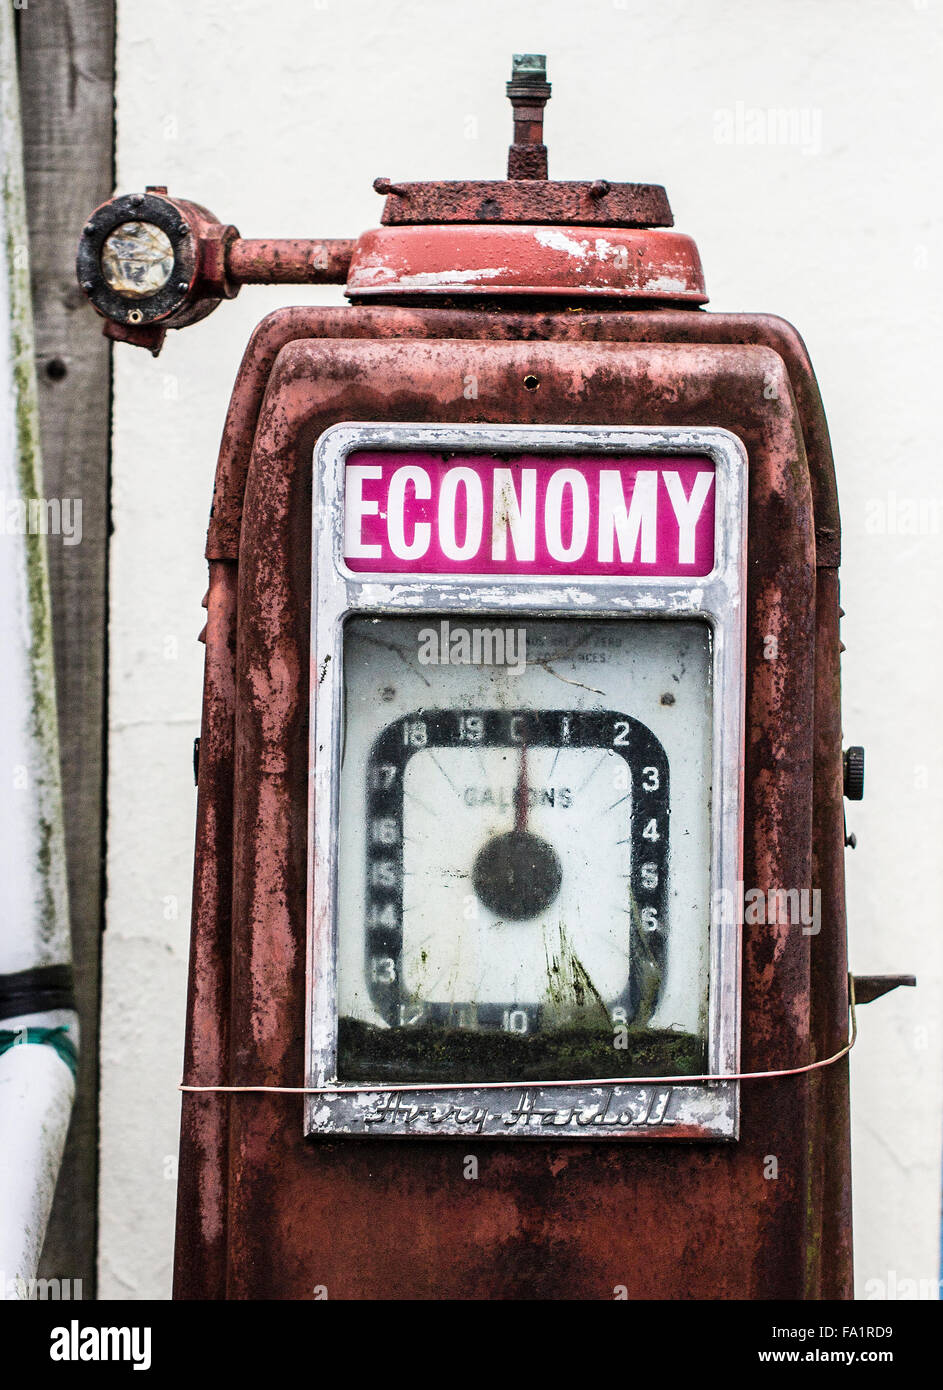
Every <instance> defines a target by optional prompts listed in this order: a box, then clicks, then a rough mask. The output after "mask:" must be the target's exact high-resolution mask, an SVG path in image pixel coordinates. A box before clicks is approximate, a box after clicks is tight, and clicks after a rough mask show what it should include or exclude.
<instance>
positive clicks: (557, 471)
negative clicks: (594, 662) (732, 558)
mask: <svg viewBox="0 0 943 1390" xmlns="http://www.w3.org/2000/svg"><path fill="white" fill-rule="evenodd" d="M344 560H345V563H346V564H347V566H348V568H349V569H351V570H356V571H368V572H371V573H373V574H532V575H562V574H572V575H589V576H591V575H631V574H637V575H649V576H655V575H668V576H671V575H678V576H688V577H697V576H702V575H706V574H709V573H710V571H711V570H712V569H713V567H714V465H713V463H711V462H710V461H709V460H708V459H705V458H703V457H701V456H697V457H692V456H687V457H678V458H666V457H663V456H660V455H659V456H643V455H637V454H636V455H631V456H628V457H618V456H613V457H610V456H607V455H602V454H593V455H573V456H566V455H560V454H553V455H537V454H514V455H511V456H510V457H504V458H502V457H498V456H495V455H489V454H432V453H421V452H414V451H409V452H395V453H393V452H379V451H378V452H372V451H371V452H368V451H365V450H362V451H360V452H358V453H353V454H350V455H349V456H348V459H347V467H346V474H345V484H344Z"/></svg>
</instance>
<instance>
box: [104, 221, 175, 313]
mask: <svg viewBox="0 0 943 1390" xmlns="http://www.w3.org/2000/svg"><path fill="white" fill-rule="evenodd" d="M101 268H102V275H103V276H104V277H105V280H106V282H107V284H108V285H109V286H110V288H111V289H113V290H114V291H115V293H116V294H120V295H122V296H123V297H124V298H125V299H148V298H150V296H151V295H154V294H157V293H158V291H159V290H162V289H163V288H164V286H165V285H166V283H167V281H168V280H169V279H170V277H171V275H172V274H173V268H174V249H173V246H172V245H171V243H170V238H169V237H168V236H167V234H166V232H164V231H162V230H161V228H160V227H157V226H155V225H154V223H153V222H122V223H121V225H120V226H119V227H116V228H115V230H114V231H113V232H112V233H111V235H110V236H109V237H107V238H106V240H105V243H104V245H103V246H102V250H101Z"/></svg>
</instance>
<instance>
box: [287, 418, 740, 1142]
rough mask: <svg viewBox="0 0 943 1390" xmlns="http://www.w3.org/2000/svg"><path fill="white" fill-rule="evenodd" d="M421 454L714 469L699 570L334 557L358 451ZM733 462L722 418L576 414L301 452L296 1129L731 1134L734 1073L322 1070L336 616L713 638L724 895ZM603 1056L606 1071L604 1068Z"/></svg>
mask: <svg viewBox="0 0 943 1390" xmlns="http://www.w3.org/2000/svg"><path fill="white" fill-rule="evenodd" d="M409 449H419V450H423V451H425V452H428V453H436V452H439V451H443V450H447V451H449V452H454V451H459V452H465V453H477V454H493V453H500V454H502V455H507V454H508V453H528V454H538V455H543V456H548V455H551V456H552V455H554V454H557V455H574V454H588V455H599V456H602V457H605V456H607V455H608V456H612V455H621V456H630V455H636V454H639V455H648V456H651V455H659V454H660V455H670V456H672V457H678V456H683V455H689V456H698V455H700V456H702V457H707V458H709V459H710V460H711V461H712V463H713V464H714V467H715V488H714V509H715V510H714V568H713V569H712V571H711V572H710V574H709V575H706V576H705V577H703V578H691V579H686V578H680V579H679V578H678V577H674V576H672V577H665V578H650V577H648V576H622V577H617V578H613V577H611V576H608V575H607V576H605V577H586V576H579V577H578V578H577V577H573V578H570V577H567V578H565V579H562V578H560V577H558V576H550V577H548V576H542V577H539V576H531V575H527V576H522V575H519V574H508V575H495V574H488V575H481V576H470V575H467V574H462V575H445V574H430V575H422V574H416V575H402V574H396V575H388V574H387V575H383V574H377V575H371V574H363V573H354V572H352V571H351V570H350V569H348V568H347V566H346V565H345V564H344V558H343V556H344V476H345V472H344V471H345V464H346V460H347V457H348V455H349V454H351V453H353V452H356V451H358V450H387V451H395V452H398V451H401V450H409ZM746 494H747V456H746V451H745V449H744V447H743V445H742V443H741V442H740V440H739V439H738V438H737V437H736V436H735V435H733V434H731V433H729V432H728V431H727V430H722V429H684V428H677V427H664V428H635V427H616V426H593V427H583V426H578V425H570V426H554V427H552V428H551V427H544V426H539V425H447V424H341V425H335V426H333V427H332V428H331V429H329V430H326V431H325V433H324V434H323V435H322V436H321V437H320V439H319V441H318V443H317V446H316V448H315V452H314V506H313V533H312V603H311V706H310V720H311V724H310V750H309V815H308V846H309V849H308V904H307V914H308V917H307V921H308V937H307V987H306V995H305V999H306V1012H307V1018H306V1030H307V1031H306V1057H307V1076H306V1081H305V1085H306V1087H307V1088H310V1090H311V1092H312V1094H309V1095H307V1096H306V1098H305V1119H304V1126H305V1133H306V1134H310V1135H317V1134H360V1135H363V1134H376V1135H379V1136H381V1137H384V1136H385V1137H392V1136H396V1135H404V1136H408V1135H412V1136H425V1137H430V1136H432V1137H442V1138H445V1137H460V1136H467V1135H469V1134H480V1135H484V1136H487V1137H489V1138H495V1137H498V1136H504V1137H512V1138H550V1137H552V1138H557V1139H559V1138H575V1139H579V1140H581V1141H582V1140H586V1139H590V1138H607V1139H612V1138H619V1139H670V1138H678V1139H687V1140H690V1139H736V1138H737V1136H738V1128H739V1084H740V1083H739V1082H738V1081H735V1080H734V1081H727V1080H709V1081H704V1080H701V1081H698V1080H690V1079H689V1078H687V1077H684V1076H679V1077H676V1078H670V1079H668V1080H658V1079H657V1078H656V1079H646V1080H638V1081H633V1080H631V1079H629V1080H628V1081H627V1082H626V1083H623V1082H618V1081H601V1080H583V1081H573V1082H557V1081H552V1082H546V1083H544V1082H518V1083H514V1082H501V1083H488V1084H483V1083H476V1082H468V1083H461V1084H446V1083H442V1082H428V1083H422V1084H416V1083H404V1084H403V1085H400V1086H397V1085H393V1084H384V1085H373V1086H371V1085H369V1084H348V1083H344V1082H337V1080H336V1055H337V976H336V916H337V914H336V895H337V850H338V832H337V825H338V797H339V782H340V775H339V774H340V748H341V733H342V698H341V697H342V690H343V626H344V621H345V619H346V618H347V617H348V616H350V615H352V614H365V615H377V616H379V615H383V616H393V615H400V616H410V615H412V616H417V615H420V614H422V613H424V612H428V613H429V614H436V615H440V616H443V615H445V616H453V615H455V616H458V615H464V614H472V613H488V614H491V615H497V614H502V613H503V614H508V615H521V616H523V615H525V614H526V615H531V616H539V617H541V618H545V617H546V618H551V617H553V618H556V617H560V618H572V617H573V616H574V613H582V614H584V615H585V616H587V617H591V618H650V619H651V618H658V619H674V618H678V619H680V618H686V619H692V618H693V619H701V620H703V621H705V622H707V623H708V624H709V625H710V628H711V631H712V647H713V673H712V674H713V700H712V711H713V731H712V762H711V766H712V774H711V776H712V800H711V874H710V894H709V903H716V902H717V901H718V900H719V894H721V893H723V894H724V895H725V896H726V898H727V899H728V900H731V901H736V900H737V896H736V895H737V885H738V882H739V880H740V877H741V845H742V823H741V822H742V804H743V795H742V776H743V770H742V769H743V762H742V749H743V719H744V714H743V708H744V669H745V663H744V624H745V601H746V583H745V571H746ZM711 915H712V921H711V924H710V980H709V996H708V998H709V1005H708V1041H707V1057H708V1075H709V1076H711V1077H725V1076H731V1075H736V1073H737V1071H738V1067H739V1045H740V928H739V925H738V924H737V923H736V922H735V921H731V920H729V914H726V913H725V914H722V920H720V921H718V920H716V917H717V914H715V913H712V914H711ZM619 1055H620V1054H619V1053H618V1052H617V1051H616V1050H614V1051H613V1059H614V1060H613V1069H614V1071H618V1065H617V1061H616V1059H617V1058H618V1057H619Z"/></svg>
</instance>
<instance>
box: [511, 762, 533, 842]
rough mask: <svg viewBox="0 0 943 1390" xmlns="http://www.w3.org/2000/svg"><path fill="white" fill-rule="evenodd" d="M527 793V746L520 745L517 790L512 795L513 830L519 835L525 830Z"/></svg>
mask: <svg viewBox="0 0 943 1390" xmlns="http://www.w3.org/2000/svg"><path fill="white" fill-rule="evenodd" d="M527 791H528V789H527V744H526V743H522V744H521V758H520V763H519V764H518V772H517V789H516V791H515V793H514V804H515V807H516V816H515V820H514V829H515V830H516V831H518V832H519V833H523V832H524V831H526V829H527V810H528V806H527V803H528V801H529V800H530V798H529V796H528V794H527Z"/></svg>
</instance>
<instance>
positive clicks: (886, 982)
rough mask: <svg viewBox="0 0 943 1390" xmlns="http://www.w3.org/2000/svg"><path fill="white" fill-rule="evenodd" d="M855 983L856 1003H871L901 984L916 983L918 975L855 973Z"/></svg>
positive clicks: (853, 977)
mask: <svg viewBox="0 0 943 1390" xmlns="http://www.w3.org/2000/svg"><path fill="white" fill-rule="evenodd" d="M852 979H853V980H854V983H855V1003H856V1004H870V1003H871V1001H872V999H880V997H881V995H882V994H890V992H891V990H892V989H898V988H899V987H900V986H901V985H911V986H913V985H916V983H917V977H916V975H853V976H852Z"/></svg>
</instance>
